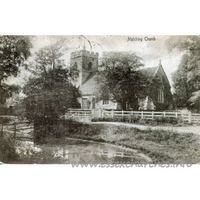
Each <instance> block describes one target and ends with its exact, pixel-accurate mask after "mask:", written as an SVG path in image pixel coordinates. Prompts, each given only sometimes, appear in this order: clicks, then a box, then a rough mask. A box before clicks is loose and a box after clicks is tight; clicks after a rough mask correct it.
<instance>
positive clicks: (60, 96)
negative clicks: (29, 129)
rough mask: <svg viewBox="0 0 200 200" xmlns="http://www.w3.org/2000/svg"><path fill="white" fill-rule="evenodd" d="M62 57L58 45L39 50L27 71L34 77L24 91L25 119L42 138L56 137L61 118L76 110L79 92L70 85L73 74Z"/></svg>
mask: <svg viewBox="0 0 200 200" xmlns="http://www.w3.org/2000/svg"><path fill="white" fill-rule="evenodd" d="M62 56H63V53H62V51H61V46H60V43H55V44H54V45H51V46H49V47H45V48H42V49H40V50H39V52H37V53H36V59H35V61H34V62H33V63H32V66H31V68H30V69H31V72H32V74H33V77H31V78H30V79H29V80H28V82H27V83H26V85H25V86H24V88H23V92H24V94H25V95H26V98H25V99H24V102H25V105H26V117H27V119H28V120H29V121H32V122H33V121H34V124H35V132H38V134H39V135H40V136H41V137H45V136H46V135H51V134H54V133H55V135H56V134H57V131H56V129H57V128H58V126H59V119H60V117H61V116H63V115H64V114H65V113H66V111H67V109H68V108H74V107H76V108H77V107H79V103H78V100H77V99H78V97H80V92H79V90H78V89H77V88H76V87H75V86H74V85H72V83H71V82H70V80H71V79H72V78H73V76H74V75H76V73H73V72H72V71H73V70H74V68H73V69H67V68H64V67H65V64H64V63H63V60H62ZM36 134H37V133H36Z"/></svg>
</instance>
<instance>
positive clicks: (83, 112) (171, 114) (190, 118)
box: [66, 109, 200, 123]
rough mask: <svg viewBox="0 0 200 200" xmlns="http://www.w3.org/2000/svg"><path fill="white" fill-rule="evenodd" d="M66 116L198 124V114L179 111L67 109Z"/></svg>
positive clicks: (199, 118) (199, 115) (199, 119)
mask: <svg viewBox="0 0 200 200" xmlns="http://www.w3.org/2000/svg"><path fill="white" fill-rule="evenodd" d="M66 116H67V117H68V118H69V117H70V118H76V119H78V118H83V119H84V118H85V119H86V118H87V119H89V120H91V119H93V118H111V119H114V118H129V119H130V118H132V117H139V118H143V119H156V118H176V119H177V118H179V119H182V120H183V121H184V122H187V123H200V114H198V113H191V112H186V113H183V112H181V111H163V112H161V111H158V112H157V111H123V110H121V111H120V110H103V109H98V110H90V109H69V111H68V113H67V114H66Z"/></svg>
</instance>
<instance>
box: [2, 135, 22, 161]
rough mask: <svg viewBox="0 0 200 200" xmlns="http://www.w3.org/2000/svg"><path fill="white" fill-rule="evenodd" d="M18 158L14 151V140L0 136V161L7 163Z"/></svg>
mask: <svg viewBox="0 0 200 200" xmlns="http://www.w3.org/2000/svg"><path fill="white" fill-rule="evenodd" d="M18 159H19V155H18V154H17V153H16V152H15V147H14V141H13V140H11V139H8V138H0V161H1V162H4V163H9V162H13V161H16V160H18Z"/></svg>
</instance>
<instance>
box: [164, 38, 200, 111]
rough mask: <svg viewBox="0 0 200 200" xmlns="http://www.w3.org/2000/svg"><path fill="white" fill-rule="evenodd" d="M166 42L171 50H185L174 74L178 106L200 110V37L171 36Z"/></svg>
mask: <svg viewBox="0 0 200 200" xmlns="http://www.w3.org/2000/svg"><path fill="white" fill-rule="evenodd" d="M166 44H167V47H168V48H169V50H173V49H174V48H178V49H179V50H181V51H183V52H185V54H184V55H183V57H182V60H181V63H180V65H179V68H178V70H177V71H176V72H175V73H174V75H173V81H174V96H175V100H176V103H177V106H178V107H180V108H182V107H185V106H186V107H187V108H189V109H193V110H196V111H200V37H199V36H184V37H183V36H182V37H180V36H178V37H175V38H173V37H171V38H169V40H167V43H166Z"/></svg>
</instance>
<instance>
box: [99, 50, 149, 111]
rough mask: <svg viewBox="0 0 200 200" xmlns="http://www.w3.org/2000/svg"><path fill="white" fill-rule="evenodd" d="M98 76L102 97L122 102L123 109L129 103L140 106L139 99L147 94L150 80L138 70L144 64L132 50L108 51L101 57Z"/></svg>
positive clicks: (100, 96)
mask: <svg viewBox="0 0 200 200" xmlns="http://www.w3.org/2000/svg"><path fill="white" fill-rule="evenodd" d="M101 66H102V67H103V68H104V69H103V70H100V72H99V76H98V83H99V85H100V87H99V88H100V89H99V92H98V96H99V98H100V99H111V100H112V101H115V102H118V103H120V105H121V106H122V109H123V110H126V109H127V105H128V104H129V105H130V104H132V105H136V107H137V106H138V105H137V104H138V103H137V99H138V97H139V96H140V95H145V94H146V92H147V90H145V88H146V87H147V85H148V83H149V81H148V79H147V77H144V75H143V74H142V73H141V72H140V71H139V70H138V69H139V67H141V66H143V64H142V63H141V58H140V57H138V56H137V55H136V54H135V53H132V52H106V53H104V54H103V56H102V59H101Z"/></svg>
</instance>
